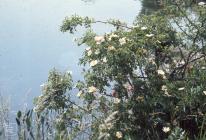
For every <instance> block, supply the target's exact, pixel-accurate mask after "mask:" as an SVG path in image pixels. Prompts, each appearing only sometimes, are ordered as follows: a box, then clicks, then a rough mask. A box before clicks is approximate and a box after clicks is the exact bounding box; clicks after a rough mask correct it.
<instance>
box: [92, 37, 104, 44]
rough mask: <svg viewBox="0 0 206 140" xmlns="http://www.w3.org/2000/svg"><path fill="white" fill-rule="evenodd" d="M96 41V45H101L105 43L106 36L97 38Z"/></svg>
mask: <svg viewBox="0 0 206 140" xmlns="http://www.w3.org/2000/svg"><path fill="white" fill-rule="evenodd" d="M94 40H95V41H96V44H101V43H102V42H104V41H105V39H104V36H95V37H94Z"/></svg>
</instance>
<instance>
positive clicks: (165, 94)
mask: <svg viewBox="0 0 206 140" xmlns="http://www.w3.org/2000/svg"><path fill="white" fill-rule="evenodd" d="M188 4H189V5H188ZM205 21H206V6H205V4H203V3H199V4H193V5H191V3H190V2H189V1H178V3H177V2H174V3H172V4H170V5H168V6H166V7H165V8H164V9H161V10H160V11H157V12H155V13H153V14H151V15H140V16H138V17H137V19H136V20H135V22H134V24H133V25H132V26H130V25H127V24H126V23H123V22H121V21H119V20H108V21H97V20H95V19H92V18H89V17H85V18H84V17H80V16H77V15H74V16H71V17H67V18H66V19H65V20H64V22H63V25H62V26H61V31H62V32H70V33H74V32H75V31H76V30H77V27H78V26H84V27H85V28H86V29H87V31H86V33H85V35H83V36H82V37H81V38H79V39H77V40H76V41H77V44H78V45H80V46H81V45H83V44H84V45H86V46H87V48H86V49H85V51H84V53H83V57H82V58H81V59H80V64H81V65H83V66H85V68H84V70H83V75H84V80H83V81H78V82H77V83H73V85H75V88H76V89H78V92H77V94H76V95H77V97H78V98H79V100H76V99H75V100H73V101H72V99H71V98H68V97H69V96H70V94H72V93H70V92H66V91H67V90H68V89H69V90H71V77H70V76H66V75H65V76H63V77H62V78H61V75H59V74H56V75H54V74H52V73H51V75H53V76H54V77H55V76H57V77H59V78H57V79H56V78H53V79H52V78H49V81H48V83H47V84H46V85H44V88H45V89H48V90H44V91H43V94H42V96H41V97H38V98H37V99H36V107H37V108H36V110H35V111H36V112H37V114H42V113H43V112H45V111H48V112H50V111H56V112H57V116H56V118H58V121H59V122H58V123H57V124H58V125H57V126H59V127H58V130H59V131H58V133H57V134H58V136H57V137H58V138H60V139H61V138H62V139H66V138H67V139H75V138H80V139H81V138H82V137H86V139H94V140H96V139H100V140H101V139H105V140H107V139H108V140H115V139H125V140H137V139H140V140H143V139H151V140H153V139H155V140H162V139H170V140H174V139H204V138H206V132H205V130H206V124H205V117H206V116H205V113H206V49H205V48H206V42H205V39H206V22H205ZM98 23H102V24H110V25H111V26H113V27H114V28H112V31H111V32H109V33H105V34H96V33H95V31H94V30H92V25H93V24H98ZM51 75H50V77H51ZM65 79H67V80H65ZM61 132H64V133H61Z"/></svg>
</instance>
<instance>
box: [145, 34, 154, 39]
mask: <svg viewBox="0 0 206 140" xmlns="http://www.w3.org/2000/svg"><path fill="white" fill-rule="evenodd" d="M145 36H146V37H149V38H150V37H153V36H154V34H146V35H145Z"/></svg>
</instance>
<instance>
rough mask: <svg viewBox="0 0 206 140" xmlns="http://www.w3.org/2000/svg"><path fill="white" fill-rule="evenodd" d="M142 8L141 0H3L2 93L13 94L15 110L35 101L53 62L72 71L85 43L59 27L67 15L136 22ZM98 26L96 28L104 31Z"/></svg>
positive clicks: (0, 39) (0, 4)
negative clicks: (81, 42)
mask: <svg viewBox="0 0 206 140" xmlns="http://www.w3.org/2000/svg"><path fill="white" fill-rule="evenodd" d="M140 11H141V2H140V1H139V0H137V1H134V0H96V1H92V2H89V3H85V2H83V1H81V0H1V2H0V93H1V94H2V95H3V96H5V97H9V98H10V102H11V107H12V109H13V110H17V109H20V108H22V107H30V106H31V105H32V100H33V98H34V97H35V96H39V95H40V93H41V89H40V85H41V84H42V83H43V82H45V81H46V80H47V76H48V72H49V70H51V69H52V68H54V67H55V68H57V69H59V70H62V71H66V70H71V71H73V77H74V79H79V78H80V77H81V75H80V70H81V68H80V67H79V66H78V65H77V63H78V59H79V57H80V56H81V53H82V51H83V48H81V47H75V46H76V45H75V43H74V42H72V38H73V36H71V35H69V34H63V33H61V32H60V31H59V26H60V25H61V23H62V21H63V19H64V18H65V17H66V16H70V15H73V14H78V15H81V16H90V17H95V18H97V19H98V20H101V19H109V18H118V19H121V20H123V21H127V22H130V23H132V21H133V20H134V19H135V16H136V15H137V14H138V13H139V12H140ZM103 27H104V26H102V25H98V26H96V29H97V31H105V29H104V28H103Z"/></svg>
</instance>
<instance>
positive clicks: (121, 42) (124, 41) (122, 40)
mask: <svg viewBox="0 0 206 140" xmlns="http://www.w3.org/2000/svg"><path fill="white" fill-rule="evenodd" d="M119 43H120V45H124V44H126V37H123V38H120V39H119Z"/></svg>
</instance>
